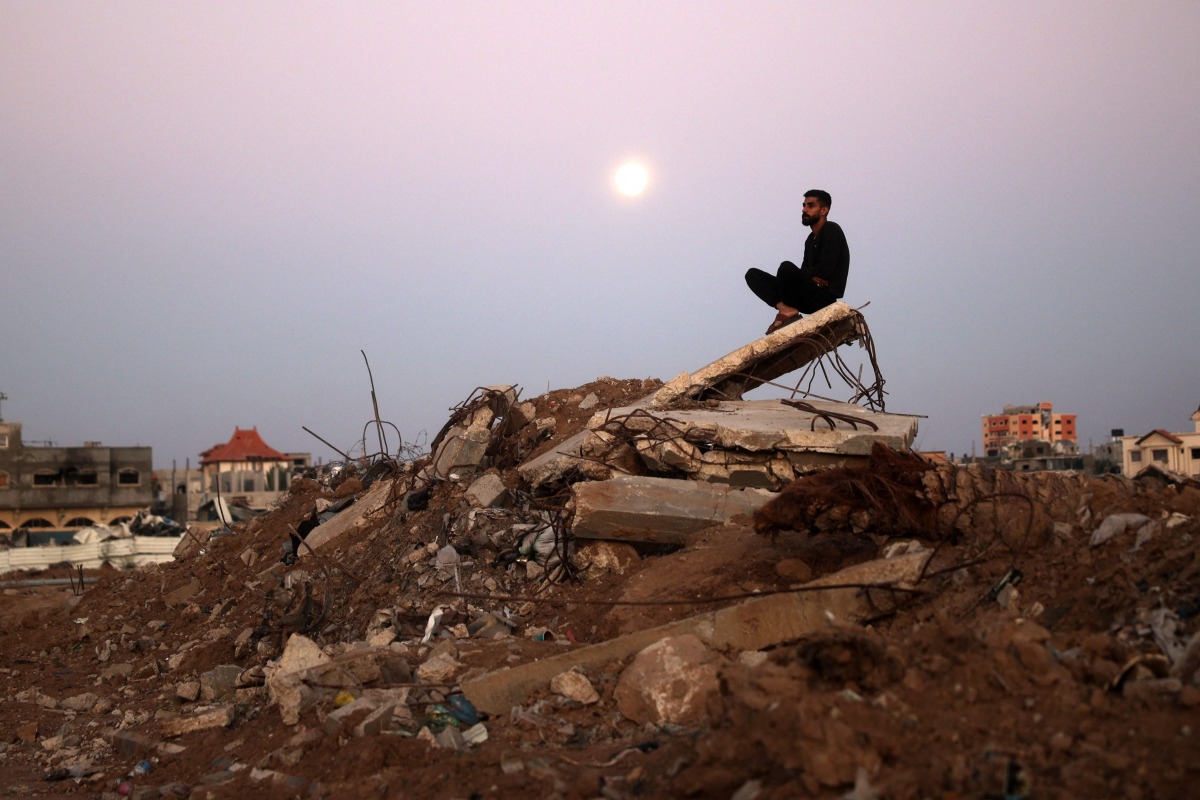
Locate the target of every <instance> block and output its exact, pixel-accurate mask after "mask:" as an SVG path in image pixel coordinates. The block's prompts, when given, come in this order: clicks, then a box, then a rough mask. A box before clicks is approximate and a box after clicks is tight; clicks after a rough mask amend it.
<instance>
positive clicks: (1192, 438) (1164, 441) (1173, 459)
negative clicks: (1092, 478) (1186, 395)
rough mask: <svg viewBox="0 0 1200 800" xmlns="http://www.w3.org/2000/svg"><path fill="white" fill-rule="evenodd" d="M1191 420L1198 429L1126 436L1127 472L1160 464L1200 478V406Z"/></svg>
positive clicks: (1124, 445)
mask: <svg viewBox="0 0 1200 800" xmlns="http://www.w3.org/2000/svg"><path fill="white" fill-rule="evenodd" d="M1192 423H1193V424H1194V425H1195V430H1194V431H1191V432H1189V433H1170V432H1168V431H1165V430H1162V429H1161V428H1157V429H1155V430H1152V431H1150V432H1149V433H1147V434H1145V435H1144V436H1126V437H1124V438H1123V439H1122V440H1121V443H1122V446H1123V449H1124V462H1125V463H1124V468H1125V474H1126V475H1129V476H1130V477H1132V476H1134V475H1137V474H1138V473H1139V472H1141V471H1142V470H1143V469H1145V468H1146V467H1148V466H1157V467H1159V468H1161V469H1168V470H1171V471H1172V472H1178V473H1180V474H1182V475H1187V476H1189V477H1193V478H1195V477H1200V408H1198V409H1196V411H1195V412H1194V413H1193V414H1192Z"/></svg>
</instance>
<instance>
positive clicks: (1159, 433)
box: [1137, 428, 1183, 444]
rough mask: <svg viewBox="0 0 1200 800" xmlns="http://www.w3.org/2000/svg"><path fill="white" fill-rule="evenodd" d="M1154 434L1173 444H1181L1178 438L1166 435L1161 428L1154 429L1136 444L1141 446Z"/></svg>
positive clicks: (1170, 434)
mask: <svg viewBox="0 0 1200 800" xmlns="http://www.w3.org/2000/svg"><path fill="white" fill-rule="evenodd" d="M1156 433H1157V434H1158V435H1159V436H1162V437H1163V438H1165V439H1167V440H1168V441H1171V442H1174V443H1175V444H1183V439H1180V438H1179V437H1178V436H1176V435H1175V434H1173V433H1167V432H1166V431H1164V430H1163V429H1162V428H1155V429H1154V430H1152V431H1150V432H1149V433H1147V434H1146V435H1145V436H1143V437H1142V438H1140V439H1138V440H1137V443H1138V444H1141V443H1142V442H1144V441H1146V440H1147V439H1149V438H1150V437H1151V436H1153V435H1154V434H1156Z"/></svg>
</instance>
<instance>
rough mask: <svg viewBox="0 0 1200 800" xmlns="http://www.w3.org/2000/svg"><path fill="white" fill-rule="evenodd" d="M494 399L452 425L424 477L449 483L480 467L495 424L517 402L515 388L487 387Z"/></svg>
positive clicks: (481, 404) (423, 473) (480, 405)
mask: <svg viewBox="0 0 1200 800" xmlns="http://www.w3.org/2000/svg"><path fill="white" fill-rule="evenodd" d="M485 388H487V389H488V390H489V391H490V392H492V393H493V394H492V395H491V396H492V398H493V399H492V400H491V401H490V402H487V403H480V404H479V405H478V406H476V407H475V408H474V410H473V411H471V413H470V414H469V415H468V416H467V417H466V419H464V420H462V421H461V422H459V423H458V424H456V425H454V426H452V427H451V428H450V430H449V431H447V432H446V435H445V436H444V437H443V438H442V440H441V442H439V443H438V447H437V451H436V452H435V453H434V454H433V457H432V458H431V459H430V461H429V465H428V466H427V467H426V468H425V469H424V470H422V476H423V477H427V478H431V479H434V480H449V479H450V478H451V477H453V476H458V477H462V476H465V475H470V474H472V473H474V472H475V470H476V469H478V468H479V465H480V464H481V463H482V462H483V458H484V456H485V455H487V449H488V445H490V444H491V442H492V424H493V423H494V422H495V421H496V418H497V417H500V416H504V415H506V414H507V413H508V411H509V409H510V408H512V406H513V404H514V403H516V401H517V390H516V387H514V386H488V387H485Z"/></svg>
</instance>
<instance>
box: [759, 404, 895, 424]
mask: <svg viewBox="0 0 1200 800" xmlns="http://www.w3.org/2000/svg"><path fill="white" fill-rule="evenodd" d="M779 402H781V403H783V404H784V405H785V406H791V407H792V408H794V409H796V410H797V411H803V412H804V413H806V414H812V415H813V418H812V423H811V424H810V425H809V426H808V427H809V430H813V431H815V430H816V429H817V420H818V419H820V420H821V421H822V422H824V423H825V424H826V425H828V426H829V430H834V429H835V428H837V423H836V422H835V420H841V421H842V422H846V423H849V424H850V426H851V427H852V428H854V430H858V424H859V423H860V422H861V423H862V424H863V425H866V426H868V427H869V428H870V429H871V430H873V431H877V430H879V426H878V425H876V424H875V423H874V422H872V421H871V420H869V419H858V418H857V417H852V416H850V415H849V414H839V413H838V412H836V411H830V410H829V409H820V408H817V407H816V406H814V405H812V404H811V403H805V402H804V401H803V400H786V399H785V400H780V401H779Z"/></svg>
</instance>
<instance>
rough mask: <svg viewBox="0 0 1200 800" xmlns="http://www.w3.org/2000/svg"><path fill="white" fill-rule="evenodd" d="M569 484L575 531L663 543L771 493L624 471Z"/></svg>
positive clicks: (725, 518) (753, 505)
mask: <svg viewBox="0 0 1200 800" xmlns="http://www.w3.org/2000/svg"><path fill="white" fill-rule="evenodd" d="M572 488H573V490H574V501H573V502H574V507H575V516H574V521H573V522H572V531H573V532H574V534H575V535H576V536H578V537H580V538H583V539H619V540H621V541H633V542H658V543H664V544H680V543H682V542H683V541H684V540H685V539H687V537H688V535H690V534H692V533H695V532H696V531H701V530H704V529H705V528H711V527H712V526H713V525H723V524H725V523H726V522H729V521H730V520H731V519H733V517H735V516H737V515H739V514H744V515H746V516H750V515H752V514H753V513H754V512H755V510H757V509H758V508H760V507H762V506H763V505H764V504H765V503H766V502H767V501H768V500H770V499H771V498H773V497H776V496H777V495H776V494H775V493H774V492H768V491H766V490H763V489H734V488H732V487H730V486H723V485H720V484H713V483H701V482H698V481H689V480H676V479H672V478H646V477H634V476H628V475H621V476H618V477H615V478H613V479H611V480H607V481H584V482H580V483H577V484H575V485H574V487H572Z"/></svg>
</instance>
